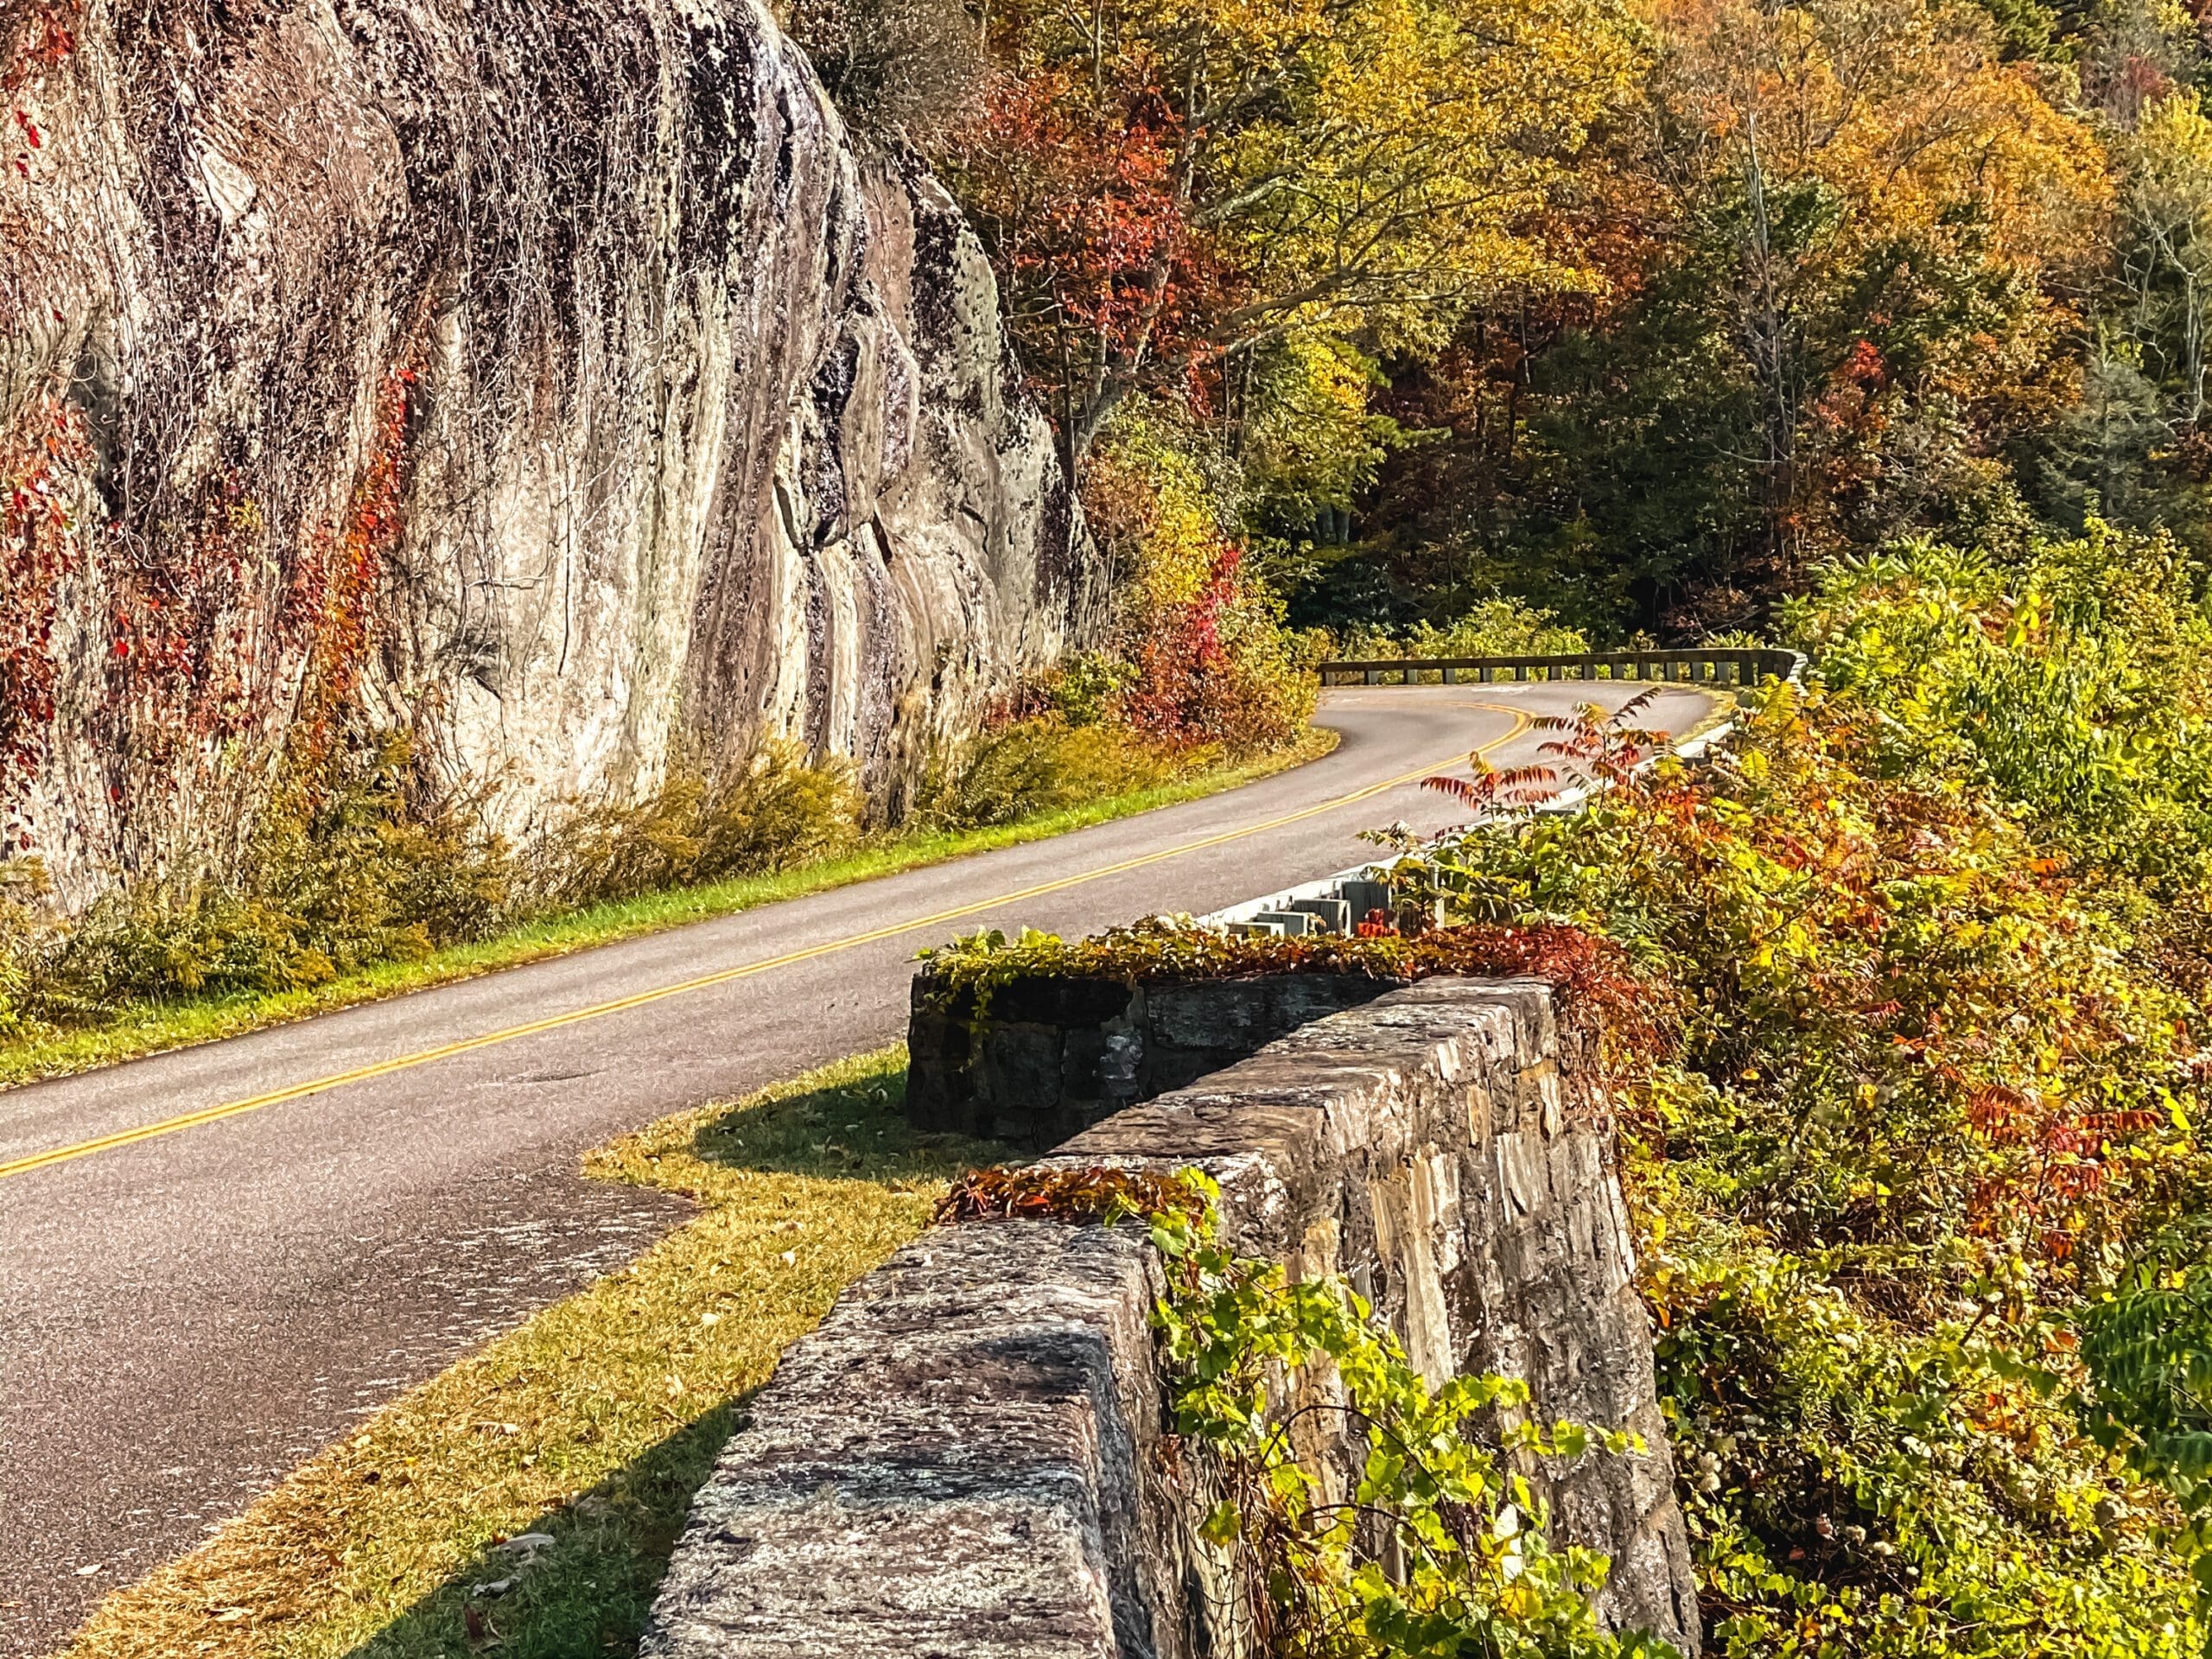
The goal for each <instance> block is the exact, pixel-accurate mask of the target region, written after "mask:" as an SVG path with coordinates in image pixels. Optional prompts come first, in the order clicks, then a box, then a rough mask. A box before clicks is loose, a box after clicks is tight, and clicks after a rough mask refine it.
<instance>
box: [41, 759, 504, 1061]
mask: <svg viewBox="0 0 2212 1659" xmlns="http://www.w3.org/2000/svg"><path fill="white" fill-rule="evenodd" d="M473 807H474V803H473V802H472V801H470V800H468V799H467V798H433V797H432V796H431V795H430V794H429V791H427V790H426V789H425V787H424V785H423V782H422V780H421V779H419V778H417V777H416V775H415V772H414V769H413V766H412V755H411V752H410V747H409V745H408V744H407V743H406V741H404V740H400V739H387V740H381V741H378V742H376V743H375V744H373V745H369V746H365V747H360V748H359V749H354V750H344V751H341V752H340V753H338V754H337V755H336V756H335V757H334V759H332V760H329V761H327V762H326V763H325V766H324V768H323V771H322V773H321V776H320V777H319V778H307V777H302V776H294V777H292V778H289V779H287V781H286V783H285V785H284V786H283V788H282V789H281V790H280V791H278V793H277V798H276V799H275V800H274V802H273V803H272V804H271V805H270V810H268V812H267V813H266V814H265V815H264V818H263V821H262V823H261V824H260V825H259V826H258V828H257V829H256V831H255V833H254V836H253V838H252V840H251V842H250V843H249V845H248V847H247V849H246V854H245V858H244V860H243V861H242V863H241V865H240V868H239V870H238V874H236V875H235V876H234V877H233V878H232V880H228V881H224V882H198V883H192V884H188V885H187V884H176V885H172V886H167V887H162V886H151V887H138V888H135V889H131V890H128V891H125V892H123V893H117V894H114V895H112V896H111V897H110V898H108V899H105V900H103V901H102V902H100V903H99V904H98V905H96V906H93V908H92V910H91V911H90V912H87V913H86V915H84V916H83V917H81V918H78V920H77V921H76V923H75V924H74V925H73V926H70V927H67V928H62V927H60V926H58V925H53V924H51V923H47V924H40V923H38V922H36V921H35V920H32V919H30V918H28V916H27V915H26V914H24V913H23V912H22V911H21V910H20V908H19V913H18V918H17V922H16V928H15V929H14V930H13V931H15V934H16V938H19V939H21V940H23V941H25V943H23V944H19V945H18V946H17V949H16V951H15V952H14V953H12V954H14V956H15V957H16V963H17V967H16V969H15V971H16V975H17V976H18V979H19V982H21V983H22V990H21V992H20V993H19V996H20V1001H19V1003H18V1007H19V1010H20V1012H21V1014H24V1015H28V1016H30V1017H32V1018H35V1020H38V1021H40V1022H41V1023H67V1022H70V1021H76V1020H86V1019H88V1018H92V1017H95V1016H97V1015H98V1014H100V1013H101V1012H103V1011H104V1010H105V1009H106V1008H107V1007H111V1006H112V1005H113V1004H115V1003H117V1002H119V1001H127V1000H130V999H135V998H149V997H151V998H158V997H165V996H175V995H181V994H188V993H194V992H208V993H217V994H220V993H226V992H239V991H263V992H266V991H283V990H291V989H296V988H302V987H304V986H309V985H316V984H321V983H322V982H325V981H327V980H329V979H331V978H334V977H335V976H338V975H340V974H346V973H350V972H353V971H354V970H355V969H359V968H363V967H365V966H367V965H369V964H370V963H376V962H385V961H391V960H393V959H404V958H407V957H421V956H424V955H427V954H428V953H429V951H431V950H435V949H436V948H437V947H438V946H440V945H442V944H453V943H456V942H459V941H462V940H467V939H474V938H482V937H484V936H485V935H486V934H488V933H490V932H491V931H493V930H494V929H496V928H497V927H498V926H499V925H500V924H501V923H502V922H503V921H504V920H505V918H506V916H507V914H508V910H509V906H510V900H511V894H510V891H509V887H508V881H507V872H506V857H505V849H504V848H503V847H502V846H501V845H500V843H499V841H498V840H497V839H496V838H495V837H492V836H487V835H486V834H485V833H484V832H483V831H482V829H481V828H480V825H479V824H478V823H477V822H476V820H475V817H474V811H473Z"/></svg>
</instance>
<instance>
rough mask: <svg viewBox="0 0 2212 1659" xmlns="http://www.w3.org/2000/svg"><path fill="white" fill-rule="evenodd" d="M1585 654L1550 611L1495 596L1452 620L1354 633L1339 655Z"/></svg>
mask: <svg viewBox="0 0 2212 1659" xmlns="http://www.w3.org/2000/svg"><path fill="white" fill-rule="evenodd" d="M1589 649H1590V640H1589V636H1587V635H1586V634H1585V633H1584V632H1582V631H1581V630H1580V628H1571V627H1568V626H1566V625H1565V624H1563V623H1562V622H1560V620H1559V618H1558V616H1557V614H1556V613H1554V612H1551V611H1546V610H1539V609H1537V608H1536V607H1534V606H1531V605H1529V604H1527V603H1524V602H1523V601H1521V600H1518V599H1513V598H1510V597H1507V596H1505V595H1503V594H1500V595H1497V596H1495V597H1492V598H1490V599H1485V600H1481V601H1477V602H1476V603H1475V604H1474V605H1472V606H1471V607H1468V608H1467V609H1466V610H1465V611H1463V612H1461V613H1459V615H1458V616H1455V617H1452V618H1451V619H1450V620H1447V621H1446V622H1444V623H1442V624H1436V623H1431V622H1427V621H1421V622H1416V623H1414V625H1413V626H1411V627H1409V628H1401V629H1396V630H1392V629H1387V628H1374V627H1368V628H1357V629H1354V630H1353V631H1352V632H1351V633H1349V634H1347V635H1346V636H1345V637H1344V641H1343V643H1342V645H1341V647H1340V651H1339V654H1340V655H1342V656H1344V657H1347V658H1388V657H1568V656H1573V655H1574V654H1575V653H1577V652H1585V651H1587V650H1589Z"/></svg>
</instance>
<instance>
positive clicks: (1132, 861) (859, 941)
mask: <svg viewBox="0 0 2212 1659" xmlns="http://www.w3.org/2000/svg"><path fill="white" fill-rule="evenodd" d="M1466 706H1467V707H1469V708H1474V709H1490V710H1492V711H1493V712H1495V713H1497V714H1501V715H1510V716H1511V717H1512V720H1513V729H1512V730H1511V731H1510V732H1508V733H1506V734H1505V735H1504V736H1503V737H1498V738H1493V739H1491V741H1489V742H1487V743H1485V744H1484V745H1482V747H1479V748H1478V749H1477V750H1475V753H1477V754H1488V753H1490V752H1491V750H1493V749H1497V748H1500V747H1503V746H1504V745H1505V744H1508V743H1510V742H1511V741H1513V740H1514V739H1515V738H1516V737H1518V736H1520V735H1521V734H1522V733H1523V732H1525V731H1527V730H1528V729H1529V723H1530V721H1529V715H1526V714H1524V713H1522V711H1521V710H1520V709H1514V708H1510V707H1508V706H1507V705H1506V704H1504V703H1498V702H1470V703H1468V704H1467V705H1466ZM1464 753H1465V751H1464V750H1463V751H1461V752H1460V753H1458V754H1453V755H1452V756H1451V757H1449V758H1448V759H1446V760H1440V761H1436V762H1434V763H1433V764H1431V765H1428V766H1416V767H1414V769H1413V770H1412V771H1411V772H1401V773H1400V774H1399V775H1398V776H1397V777H1395V778H1386V779H1383V782H1381V783H1379V784H1370V785H1367V787H1365V788H1364V789H1356V790H1354V791H1351V793H1350V794H1347V795H1338V796H1336V797H1333V798H1331V799H1329V800H1325V801H1321V802H1319V803H1317V804H1314V805H1313V806H1307V807H1301V808H1300V809H1299V810H1297V811H1295V812H1286V813H1284V814H1283V815H1282V816H1281V817H1275V818H1269V819H1268V820H1267V821H1266V822H1265V823H1253V824H1247V825H1245V826H1244V827H1243V829H1230V830H1224V832H1223V833H1222V834H1220V835H1217V836H1204V837H1202V838H1201V839H1199V840H1197V841H1186V842H1182V843H1181V844H1180V845H1179V846H1174V847H1166V848H1162V849H1160V851H1158V852H1154V853H1144V854H1141V855H1138V856H1137V857H1135V858H1125V859H1123V860H1122V861H1121V862H1120V863H1118V864H1106V865H1102V866H1101V867H1099V868H1097V869H1095V870H1085V871H1084V872H1083V873H1082V874H1080V875H1065V876H1062V877H1060V878H1059V879H1058V880H1053V881H1040V882H1039V883H1038V884H1037V885H1036V886H1035V887H1023V888H1021V889H1020V891H1019V892H1015V893H999V894H997V895H996V896H995V897H993V898H989V899H976V901H975V902H974V903H973V904H967V905H958V906H954V907H953V908H952V909H950V910H940V911H938V912H935V913H934V914H931V915H928V916H918V917H916V918H914V919H912V921H905V922H893V923H892V924H891V925H888V926H886V927H879V928H874V929H871V930H870V931H868V932H866V933H853V934H849V935H847V936H846V937H845V938H841V939H829V940H826V941H824V942H823V944H810V945H808V946H806V947H805V948H804V949H803V950H787V951H785V953H784V954H783V955H782V956H780V957H767V958H766V960H764V961H760V962H748V963H744V964H743V965H742V966H741V967H736V968H723V969H718V970H717V971H715V972H714V973H711V974H702V975H700V976H698V977H697V978H696V979H687V980H683V981H682V982H679V983H677V984H674V985H663V986H659V987H658V988H655V989H652V990H650V991H639V992H638V993H636V994H635V995H631V996H621V997H617V998H615V999H614V1000H613V1001H611V1002H598V1003H594V1004H593V1005H592V1006H591V1007H588V1008H577V1009H575V1010H573V1011H572V1012H570V1013H568V1014H550V1015H548V1016H547V1017H546V1018H545V1019H543V1020H531V1021H529V1022H528V1023H527V1024H524V1025H519V1026H506V1027H501V1028H500V1029H499V1030H498V1031H487V1032H486V1033H484V1034H483V1035H482V1036H480V1037H464V1038H462V1039H461V1040H460V1041H459V1042H453V1043H446V1044H443V1045H442V1046H439V1047H436V1048H426V1049H424V1050H423V1051H422V1052H420V1053H417V1054H403V1055H401V1056H399V1057H398V1058H396V1059H390V1060H379V1061H378V1062H377V1063H376V1064H375V1065H364V1066H358V1067H356V1068H355V1069H354V1070H353V1071H336V1072H333V1073H332V1074H331V1075H330V1076H328V1077H313V1078H310V1079H308V1081H307V1082H305V1083H295V1084H289V1085H288V1086H287V1087H285V1088H283V1089H272V1090H270V1091H269V1092H268V1093H267V1094H265V1095H255V1096H252V1097H251V1098H250V1099H246V1100H233V1101H229V1102H226V1103H224V1104H222V1105H220V1106H209V1107H206V1108H203V1109H201V1110H199V1111H196V1112H184V1113H181V1114H180V1115H178V1116H175V1117H165V1118H163V1119H162V1121H161V1122H158V1123H148V1124H145V1125H143V1126H142V1127H140V1128H135V1129H118V1130H117V1131H116V1132H115V1133H114V1134H113V1135H100V1136H99V1137H98V1138H96V1139H94V1140H91V1141H77V1142H75V1143H74V1144H73V1145H70V1146H66V1147H54V1149H53V1150H51V1151H49V1152H35V1153H33V1154H30V1155H29V1157H26V1158H18V1159H16V1160H14V1161H13V1162H12V1163H5V1164H0V1180H4V1179H7V1178H8V1177H9V1176H10V1175H28V1174H29V1173H30V1172H31V1171H33V1170H35V1169H46V1168H48V1167H50V1166H53V1165H55V1164H66V1163H69V1162H72V1161H73V1160H76V1159H79V1158H89V1157H91V1156H92V1154H94V1153H99V1152H111V1151H113V1150H114V1149H115V1148H116V1147H127V1146H130V1145H133V1144H135V1143H136V1142H137V1141H150V1140H152V1139H154V1138H155V1137H156V1135H175V1134H176V1133H177V1132H178V1131H180V1130H181V1129H191V1128H198V1127H199V1126H200V1125H201V1124H202V1123H219V1122H222V1120H223V1119H225V1118H226V1117H238V1116H242V1115H244V1114H245V1113H247V1112H257V1111H260V1110H261V1109H263V1108H264V1107H268V1106H281V1105H283V1103H285V1102H287V1101H291V1100H303V1099H305V1098H306V1097H307V1096H309V1095H319V1094H322V1093H324V1092H325V1091H326V1090H332V1089H342V1088H344V1087H345V1086H346V1084H353V1083H366V1082H368V1081H369V1079H370V1078H372V1077H388V1076H390V1075H391V1073H392V1072H394V1071H406V1070H408V1069H409V1068H410V1067H411V1066H417V1065H429V1064H430V1063H431V1062H432V1061H434V1060H449V1059H451V1058H454V1056H455V1055H456V1054H468V1053H473V1052H474V1051H476V1050H477V1049H480V1048H490V1047H492V1046H493V1045H494V1044H497V1043H511V1042H512V1041H514V1040H515V1039H517V1038H518V1037H534V1036H536V1035H537V1033H540V1032H545V1031H558V1030H559V1029H560V1028H561V1027H563V1026H575V1025H581V1024H582V1023H583V1022H584V1021H585V1020H600V1019H604V1018H605V1017H606V1016H607V1015H608V1014H621V1013H623V1012H625V1011H626V1010H627V1009H630V1008H642V1007H645V1005H646V1004H647V1003H649V1002H658V1001H661V1000H662V999H664V998H665V997H671V996H682V995H684V994H685V993H686V992H689V991H703V990H706V989H708V988H710V987H712V986H715V985H727V984H728V983H730V982H732V981H733V980H740V979H750V978H751V977H753V975H755V974H766V973H770V972H772V971H773V970H774V969H778V968H788V967H791V965H792V964H793V963H801V962H810V961H812V960H813V959H814V958H815V957H826V956H830V955H833V954H835V953H836V952H837V951H839V950H853V949H855V948H856V947H857V946H860V945H863V944H875V943H877V942H878V941H880V940H883V939H895V938H898V937H899V935H900V934H902V933H918V932H920V931H922V930H924V929H925V928H934V927H942V926H943V925H944V924H945V923H947V922H957V921H959V920H961V919H962V918H964V917H969V916H974V915H977V914H979V913H981V912H983V911H987V910H996V909H998V908H999V907H1000V906H1002V905H1013V904H1019V903H1020V902H1021V901H1022V900H1023V899H1037V898H1041V897H1043V896H1044V895H1045V894H1046V893H1061V892H1065V890H1066V889H1067V888H1069V887H1081V886H1082V885H1083V884H1084V882H1086V881H1096V880H1102V879H1103V878H1104V877H1106V876H1109V875H1120V874H1123V873H1125V872H1127V871H1129V870H1139V869H1142V868H1144V867H1145V866H1146V865H1147V864H1159V863H1162V862H1164V861H1166V860H1168V859H1171V858H1180V857H1182V856H1183V855H1185V853H1198V852H1204V851H1205V849H1207V848H1209V847H1219V846H1222V845H1224V844H1225V843H1226V842H1232V841H1242V840H1244V839H1245V838H1246V837H1248V836H1259V835H1265V834H1266V833H1267V832H1268V830H1270V829H1281V828H1282V827H1283V826H1284V825H1285V824H1291V823H1299V822H1300V820H1302V819H1306V818H1311V817H1318V816H1319V815H1320V814H1321V813H1324V812H1334V811H1337V810H1339V809H1340V808H1343V807H1347V806H1353V805H1357V804H1358V803H1359V802H1361V801H1364V800H1367V799H1370V798H1372V797H1374V796H1376V795H1381V794H1383V793H1384V792H1386V791H1389V790H1393V789H1397V788H1399V787H1401V786H1402V785H1406V784H1410V783H1412V782H1414V780H1416V779H1421V778H1426V777H1427V776H1429V775H1430V774H1432V773H1433V772H1440V771H1441V770H1442V769H1443V768H1444V767H1446V766H1451V765H1452V764H1454V763H1455V762H1457V761H1458V760H1459V759H1460V758H1461V756H1462V755H1463V754H1464Z"/></svg>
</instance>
